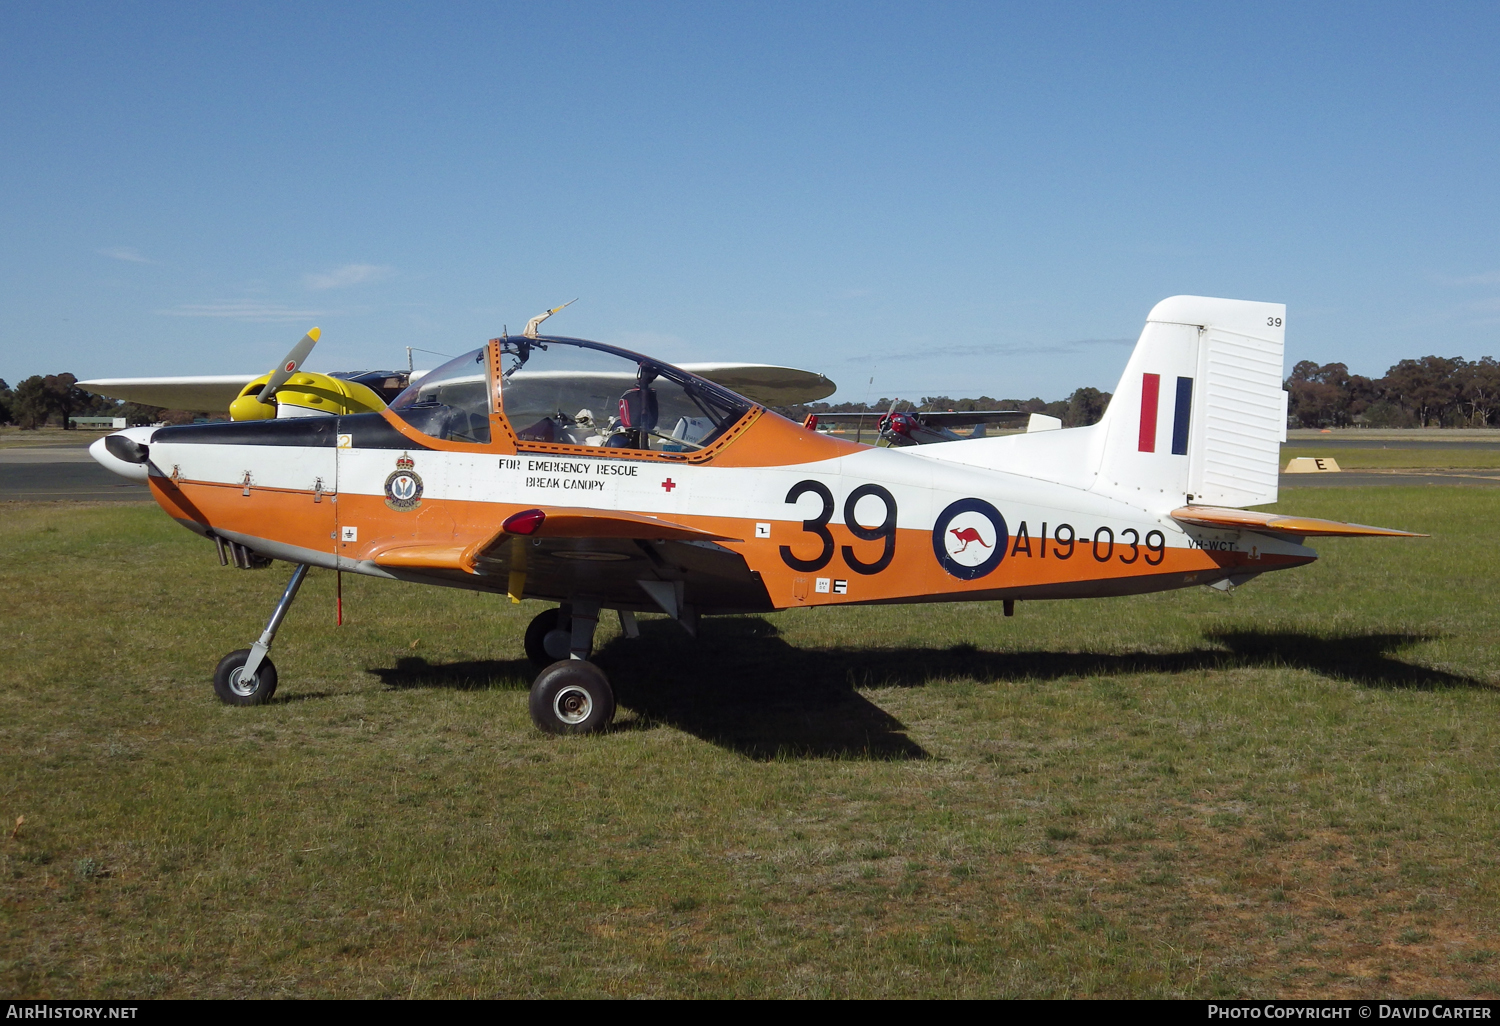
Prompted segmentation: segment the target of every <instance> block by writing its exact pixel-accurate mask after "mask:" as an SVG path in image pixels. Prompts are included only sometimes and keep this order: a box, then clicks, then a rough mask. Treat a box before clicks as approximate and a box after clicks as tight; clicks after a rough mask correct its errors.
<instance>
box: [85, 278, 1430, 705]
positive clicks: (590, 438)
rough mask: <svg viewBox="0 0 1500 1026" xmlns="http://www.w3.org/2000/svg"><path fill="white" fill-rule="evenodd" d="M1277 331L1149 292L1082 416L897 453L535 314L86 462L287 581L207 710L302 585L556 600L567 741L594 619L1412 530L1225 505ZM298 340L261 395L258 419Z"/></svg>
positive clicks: (542, 645) (911, 591) (550, 638)
mask: <svg viewBox="0 0 1500 1026" xmlns="http://www.w3.org/2000/svg"><path fill="white" fill-rule="evenodd" d="M1284 317H1285V307H1283V306H1281V305H1278V304H1273V303H1252V302H1240V301H1235V300H1226V299H1206V298H1202V297H1197V296H1177V297H1174V298H1172V299H1167V300H1164V301H1163V302H1161V303H1159V304H1157V306H1156V307H1155V308H1154V309H1153V310H1152V311H1151V313H1150V315H1149V317H1148V318H1147V321H1146V327H1145V330H1144V331H1143V332H1142V334H1141V337H1140V341H1139V342H1138V343H1137V344H1136V347H1135V351H1134V353H1133V354H1132V355H1131V358H1130V362H1129V364H1128V365H1127V367H1126V369H1125V375H1124V377H1123V378H1122V380H1121V381H1120V384H1119V386H1118V387H1117V388H1116V390H1115V393H1114V398H1113V400H1112V401H1111V402H1110V405H1109V408H1108V410H1107V411H1106V413H1105V415H1104V418H1103V419H1102V420H1101V421H1100V422H1099V423H1097V424H1094V425H1092V426H1090V427H1080V428H1068V429H1059V428H1056V427H1055V424H1056V422H1055V421H1051V419H1050V418H1041V419H1040V421H1039V422H1037V423H1035V424H1033V425H1032V428H1033V429H1032V430H1028V431H1027V432H1025V433H1017V434H1012V435H1009V436H992V437H987V438H976V439H965V440H959V441H950V442H941V443H938V444H932V445H922V446H912V447H909V448H901V449H896V448H877V447H874V446H869V445H862V444H857V443H855V442H851V441H847V440H843V439H839V438H835V437H831V436H828V435H826V434H820V433H817V432H815V431H811V430H807V429H805V428H803V427H802V426H800V425H797V424H795V423H793V422H791V421H788V420H786V419H784V418H782V417H780V416H778V415H777V414H775V413H772V412H770V411H769V410H767V409H765V408H764V407H762V406H760V405H758V404H757V403H755V402H753V401H751V400H749V399H746V398H744V397H742V396H741V395H739V394H737V393H736V392H734V391H731V390H730V389H728V388H726V387H724V386H723V385H720V384H716V383H714V382H713V381H710V380H708V379H707V378H705V377H702V376H699V375H696V374H693V373H690V372H688V371H685V370H683V369H680V368H677V367H673V366H670V365H668V364H665V363H661V362H659V361H656V360H653V359H651V358H650V357H647V356H642V355H640V354H638V353H633V352H629V351H627V350H624V349H619V348H616V347H614V346H609V345H603V344H600V343H598V342H590V341H586V340H583V339H576V338H564V337H559V336H549V335H541V334H539V333H538V332H537V331H536V325H537V324H538V323H539V321H540V318H538V319H534V320H533V322H532V323H531V324H529V325H528V330H527V331H526V332H525V333H523V334H522V335H519V336H503V337H501V338H496V339H491V340H490V341H489V342H488V343H487V344H485V345H484V346H481V347H480V348H478V349H476V350H474V351H473V352H471V353H468V354H466V355H464V356H461V357H459V358H458V359H455V360H453V361H451V362H449V363H447V364H445V365H443V366H441V367H439V368H437V369H436V370H434V371H431V372H430V373H428V374H427V375H425V376H424V377H422V378H421V379H420V380H419V381H417V382H416V383H414V384H412V385H411V386H410V387H408V388H406V389H405V390H404V391H403V392H401V393H400V395H398V396H397V397H396V398H395V399H394V400H393V401H392V402H391V403H390V405H389V406H388V407H385V408H381V409H375V410H372V411H371V412H361V413H336V414H334V415H328V416H316V415H313V416H309V415H306V413H307V411H306V410H302V411H300V412H299V413H298V415H293V416H274V415H271V416H263V415H260V414H259V413H258V411H255V410H250V411H249V412H250V413H251V414H253V415H252V416H250V417H249V419H241V420H237V421H235V422H231V423H225V424H202V425H193V426H184V427H166V428H132V429H128V430H125V431H121V432H117V433H115V434H112V435H110V436H108V437H106V438H104V439H101V440H100V441H99V442H96V443H95V445H94V447H93V452H94V455H95V457H96V458H97V459H98V460H99V461H100V462H101V463H103V464H104V465H105V466H108V467H110V468H111V469H113V470H115V471H117V472H119V473H122V474H125V475H126V476H130V477H135V478H139V479H144V480H145V481H147V482H148V483H149V485H150V487H151V492H152V495H153V496H154V497H155V499H156V501H157V502H158V503H159V504H160V505H161V507H162V508H163V509H164V510H166V511H167V513H168V514H169V515H170V516H172V517H173V518H174V519H175V520H177V521H178V522H179V523H181V524H182V525H183V526H184V527H187V528H188V529H189V530H192V531H194V532H196V533H198V534H201V535H203V536H204V537H206V538H210V539H212V540H213V541H214V542H215V543H216V545H217V546H218V548H219V556H220V560H221V561H229V560H231V559H232V560H233V562H234V563H235V564H236V565H238V566H251V565H256V564H260V565H265V564H267V563H269V561H270V560H272V559H280V560H285V561H287V562H290V563H293V564H295V567H296V569H295V570H294V572H293V574H292V579H291V582H290V583H289V584H288V585H287V588H286V591H285V594H283V596H282V598H281V601H280V602H279V603H278V604H277V606H276V609H275V611H274V613H273V614H272V616H271V619H270V622H269V623H268V624H267V626H266V629H265V631H264V633H262V634H261V636H260V639H259V640H258V641H256V642H255V643H254V644H253V645H251V646H250V647H249V648H247V649H240V650H239V651H236V652H232V653H230V654H229V655H227V656H225V657H224V659H223V660H222V661H221V662H220V663H219V666H218V670H217V672H216V673H215V676H214V689H215V691H216V692H217V694H218V696H219V698H220V699H222V700H223V701H225V702H227V703H231V704H235V705H254V704H258V703H261V702H265V701H266V700H268V699H269V698H270V697H271V695H272V694H273V693H274V692H275V690H276V685H277V672H276V668H275V666H274V665H273V664H272V662H271V660H270V659H269V658H268V652H269V650H270V648H271V644H272V641H273V639H274V638H275V636H276V632H277V629H278V628H279V627H280V625H281V622H282V619H283V617H284V616H285V615H286V612H287V609H288V608H289V606H290V605H291V603H292V601H293V599H294V598H295V597H296V594H297V590H298V588H299V587H300V586H301V584H302V582H303V580H304V578H305V577H306V575H307V572H308V569H309V568H310V567H322V568H326V569H331V570H338V571H343V572H349V573H360V574H368V575H370V576H375V577H385V578H391V579H394V580H399V581H409V582H412V583H419V584H435V585H442V586H446V587H459V588H469V589H473V590H476V591H490V592H503V593H505V594H508V595H509V596H510V598H511V599H512V600H513V601H516V602H520V601H522V600H523V599H538V600H543V601H547V602H550V603H555V605H553V606H551V607H550V608H548V609H546V610H544V611H543V612H541V613H539V614H538V615H537V616H536V618H535V619H534V620H532V622H531V625H530V627H529V628H528V629H527V631H526V638H525V649H526V653H527V655H528V656H530V657H531V658H532V660H534V661H535V662H536V663H537V664H538V665H539V666H541V667H542V669H541V672H540V674H539V676H538V677H537V678H536V681H535V683H534V684H533V685H532V691H531V715H532V718H533V720H534V721H535V722H536V725H537V726H538V727H540V728H541V729H542V730H545V731H550V732H554V733H583V732H588V731H596V730H601V729H603V728H604V727H605V726H607V725H608V724H609V722H610V720H611V718H612V717H613V715H614V708H615V702H614V696H613V693H612V691H611V689H610V686H609V682H608V680H607V679H606V678H605V675H604V673H603V672H602V671H600V670H599V669H598V668H597V667H596V666H594V665H593V664H592V663H590V662H588V656H589V655H590V653H591V650H592V643H593V636H594V631H595V626H596V624H597V622H598V618H599V615H600V613H601V611H603V610H605V609H613V610H616V611H617V613H618V615H619V618H620V623H621V627H622V629H623V631H624V633H625V634H626V635H627V636H635V634H636V620H635V616H636V614H637V613H642V612H664V613H666V614H667V615H668V616H671V617H673V618H675V619H677V620H678V621H680V622H681V623H682V625H683V626H684V627H686V628H687V629H688V630H689V631H693V630H694V629H695V626H696V623H697V619H698V617H700V616H705V615H713V614H724V613H758V612H766V611H770V610H777V609H788V608H795V607H799V606H820V605H835V604H841V603H894V602H944V601H973V600H976V599H986V600H999V601H1001V602H1003V603H1004V608H1005V613H1006V615H1010V613H1011V611H1012V609H1013V603H1014V602H1015V601H1017V600H1031V599H1063V598H1088V597H1098V596H1117V595H1133V594H1140V593H1143V592H1151V591H1162V590H1166V589H1170V588H1184V587H1188V586H1192V585H1210V586H1213V587H1217V588H1230V587H1234V586H1236V585H1239V584H1243V583H1244V582H1245V581H1248V580H1250V579H1251V578H1252V577H1255V576H1256V575H1258V574H1262V573H1265V572H1267V571H1270V570H1284V569H1287V568H1289V567H1294V566H1300V565H1302V564H1305V563H1310V562H1312V561H1313V560H1314V559H1316V558H1317V554H1316V553H1315V552H1314V551H1313V550H1312V549H1310V548H1307V547H1306V546H1305V545H1304V544H1303V542H1304V540H1305V539H1307V538H1309V537H1318V536H1405V537H1412V536H1413V535H1412V534H1411V533H1410V532H1406V531H1395V530H1388V529H1384V528H1376V527H1364V526H1360V525H1355V524H1345V523H1339V522H1336V521H1330V520H1316V519H1310V518H1305V517H1294V516H1283V515H1280V514H1272V513H1262V512H1254V511H1250V510H1247V509H1245V508H1244V507H1248V506H1256V505H1261V504H1264V503H1271V502H1274V501H1275V500H1276V493H1277V472H1278V466H1277V462H1278V457H1279V454H1280V449H1279V446H1280V443H1281V442H1282V441H1283V440H1284V438H1285V433H1286V413H1287V411H1286V394H1285V393H1284V392H1283V391H1282V387H1281V380H1282V342H1283V332H1284ZM316 337H317V335H316V329H314V331H313V332H310V333H309V336H308V338H305V339H303V341H302V343H299V347H298V349H294V350H293V354H292V355H295V356H296V359H295V360H289V361H288V362H290V363H293V364H294V366H293V367H292V368H291V370H288V369H287V368H286V367H285V366H284V367H283V368H282V370H281V371H279V372H278V373H277V374H275V375H272V376H271V377H270V378H269V379H268V380H267V381H265V382H264V384H263V385H261V386H260V387H259V391H258V393H256V397H255V401H256V402H259V403H261V404H263V405H265V406H266V407H272V406H274V404H275V402H276V393H277V391H278V389H279V388H281V387H282V386H283V385H285V384H286V381H287V380H288V379H290V378H291V375H292V371H294V370H295V369H296V366H295V365H300V362H301V360H302V359H303V358H305V356H306V350H307V349H308V348H310V347H311V344H312V342H313V341H315V340H316ZM299 353H300V355H298V354H299ZM283 375H284V376H283ZM278 379H280V380H278ZM243 399H244V396H242V397H241V400H243ZM237 401H240V400H237ZM362 401H364V402H367V403H368V402H369V399H368V397H362ZM245 412H246V411H245V410H243V409H242V410H241V414H244V413H245Z"/></svg>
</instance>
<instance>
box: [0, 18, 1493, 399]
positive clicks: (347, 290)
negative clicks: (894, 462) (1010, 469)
mask: <svg viewBox="0 0 1500 1026" xmlns="http://www.w3.org/2000/svg"><path fill="white" fill-rule="evenodd" d="M1497 53H1500V6H1496V5H1494V4H1449V5H1416V4H1412V5H1408V6H1391V5H1379V4H1341V5H1309V4H1287V5H1273V4H1256V5H1238V6H1234V5H1227V4H1186V5H1153V6H1143V5H1134V4H1101V5H1089V4H1084V5H1062V4H1046V5H1042V4H1017V5H1006V4H998V3H992V4H935V3H921V4H915V3H913V4H881V3H869V2H866V3H858V4H809V3H796V4H774V3H742V4H714V3H692V4H671V3H614V4H589V3H566V4H564V3H554V4H542V3H530V4H517V5H506V4H495V3H489V4H475V5H466V4H458V3H448V4H433V3H427V4H410V5H403V4H374V3H361V4H349V5H334V4H309V3H298V4H232V5H231V4H203V3H194V4H183V5H174V4H171V3H163V2H152V3H124V2H117V3H105V4H97V5H79V4H67V3H58V2H49V3H24V2H12V3H8V4H5V5H0V96H3V99H4V102H3V104H0V153H3V154H4V156H3V158H0V240H3V242H0V376H4V377H5V378H7V379H8V380H10V381H11V382H12V383H14V382H15V381H16V380H18V379H19V378H21V377H24V376H26V375H28V374H32V373H52V372H57V371H62V370H69V371H72V372H73V373H75V374H78V375H79V376H80V377H84V378H87V377H96V376H113V375H134V374H143V375H144V374H171V373H225V372H234V371H241V370H243V371H257V372H258V371H262V370H265V369H269V367H270V366H271V364H272V363H273V362H274V361H275V360H276V359H277V358H278V357H279V356H280V355H281V354H282V353H283V352H285V350H286V349H288V348H290V346H291V344H292V343H293V342H295V341H296V339H297V338H299V337H300V336H301V334H302V332H303V331H305V330H306V329H307V328H308V327H310V326H312V325H314V324H317V325H319V326H321V327H322V329H323V341H322V343H321V344H320V347H319V351H318V352H317V353H316V354H315V356H314V358H313V360H312V365H313V366H314V367H320V368H322V369H342V368H370V367H376V366H387V367H388V366H400V365H402V364H403V363H404V361H405V349H404V348H403V347H405V346H408V345H411V346H418V347H421V348H424V349H431V350H436V351H439V352H444V353H456V352H459V351H462V350H464V349H467V348H472V347H473V346H475V345H478V344H479V343H481V342H482V341H483V340H484V339H486V338H488V337H490V336H492V335H495V334H498V333H499V332H500V330H501V328H502V326H503V325H509V326H510V327H511V328H512V329H514V328H517V327H519V326H520V325H521V324H522V323H524V321H525V320H526V318H527V317H529V316H531V315H532V314H534V313H538V312H540V311H541V310H542V309H544V308H545V307H548V306H554V305H556V304H558V303H561V302H564V301H566V300H569V299H573V298H574V297H575V296H576V297H580V301H579V302H578V303H577V305H575V306H573V307H571V308H569V309H568V310H567V311H566V312H565V313H564V314H562V315H559V316H558V317H557V318H556V319H555V320H553V321H552V322H550V323H549V325H548V327H549V329H551V330H555V331H557V332H559V333H564V334H574V335H581V336H584V337H590V338H597V339H600V340H602V341H610V342H616V343H620V344H625V345H629V346H633V347H635V348H639V349H643V350H645V351H648V352H653V353H656V354H658V355H660V356H662V357H663V358H666V359H671V360H677V361H684V362H685V361H690V360H714V359H725V360H749V361H758V362H771V363H788V364H792V365H796V366H803V367H809V368H812V369H815V370H820V371H822V372H824V373H826V374H828V375H829V376H830V377H832V378H833V379H834V380H835V381H837V382H839V384H840V386H841V389H840V396H841V397H842V398H852V399H863V398H865V397H866V396H867V395H869V394H871V393H873V394H874V395H875V396H880V395H887V396H890V395H901V396H905V397H909V398H917V397H919V396H921V395H931V394H949V395H954V396H958V395H961V394H962V395H977V394H980V393H987V394H989V395H994V396H1021V397H1025V396H1030V395H1035V394H1039V395H1041V396H1043V397H1045V398H1049V399H1051V398H1057V397H1059V396H1062V395H1065V394H1066V393H1067V392H1069V391H1071V390H1072V389H1073V388H1075V387H1077V386H1079V385H1094V386H1098V387H1102V388H1106V389H1108V388H1113V386H1114V383H1115V380H1116V378H1117V377H1118V374H1119V372H1120V370H1121V368H1122V367H1123V365H1124V362H1125V358H1126V356H1127V354H1128V349H1129V341H1133V339H1134V337H1135V336H1136V335H1137V334H1138V333H1139V331H1140V326H1141V323H1142V321H1143V320H1144V317H1145V314H1146V312H1147V311H1148V310H1149V309H1150V307H1151V306H1152V305H1153V304H1154V303H1155V302H1156V301H1157V300H1159V299H1162V298H1164V297H1166V296H1169V295H1174V294H1178V293H1196V294H1201V295H1216V296H1229V297H1235V298H1243V299H1256V300H1270V301H1279V302H1285V303H1287V304H1288V306H1289V311H1288V333H1287V339H1288V353H1287V357H1288V367H1290V364H1291V362H1292V361H1295V360H1298V359H1314V360H1318V361H1320V362H1327V361H1333V360H1340V361H1344V362H1346V363H1348V364H1349V365H1350V367H1351V368H1352V369H1354V370H1356V371H1359V372H1362V373H1368V374H1380V373H1382V372H1383V371H1384V370H1385V368H1386V367H1387V366H1389V365H1390V364H1391V363H1392V362H1394V361H1395V360H1397V359H1399V358H1402V357H1405V356H1414V355H1423V354H1426V353H1429V352H1436V353H1439V354H1441V355H1455V354H1461V355H1464V356H1468V357H1470V358H1475V357H1478V356H1480V355H1500V344H1497V342H1500V230H1497V229H1500V217H1497V214H1500V105H1497V101H1500V90H1497V81H1500V70H1497V69H1500V61H1497V60H1496V57H1495V55H1496V54H1497ZM1122 340H1127V341H1122ZM418 359H419V365H421V364H422V362H423V359H422V357H420V356H419V358H418ZM425 362H426V363H427V365H431V364H432V363H433V362H435V358H433V357H427V358H426V360H425ZM871 377H873V378H874V384H873V385H871V384H870V383H869V379H870V378H871Z"/></svg>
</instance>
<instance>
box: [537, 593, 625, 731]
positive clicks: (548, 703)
mask: <svg viewBox="0 0 1500 1026" xmlns="http://www.w3.org/2000/svg"><path fill="white" fill-rule="evenodd" d="M598 623H599V603H598V602H596V601H593V600H591V599H574V600H573V601H572V602H570V603H567V604H565V605H562V606H558V607H557V608H555V609H547V610H544V611H543V612H541V613H539V614H538V615H537V616H536V618H535V619H533V620H532V621H531V625H530V626H529V627H527V628H526V655H527V656H528V657H529V658H530V659H531V661H532V662H533V663H536V664H537V665H538V666H543V667H545V669H543V670H542V672H541V673H540V674H539V675H538V676H537V678H536V681H535V682H533V683H532V685H531V722H533V723H535V724H536V725H537V728H538V729H540V730H544V731H546V732H547V733H549V734H592V733H594V732H595V731H600V730H603V729H605V728H606V727H608V726H609V723H610V721H611V720H612V719H614V717H615V693H614V691H613V690H612V689H611V688H610V686H609V678H607V677H605V676H604V671H603V670H601V669H599V667H597V666H595V665H594V664H593V663H591V662H588V657H589V654H590V653H591V652H592V651H593V648H594V628H595V627H596V626H598Z"/></svg>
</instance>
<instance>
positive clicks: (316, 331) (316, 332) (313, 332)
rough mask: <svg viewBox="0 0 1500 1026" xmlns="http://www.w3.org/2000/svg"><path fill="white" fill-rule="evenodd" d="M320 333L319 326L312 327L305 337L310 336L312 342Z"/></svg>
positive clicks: (321, 332)
mask: <svg viewBox="0 0 1500 1026" xmlns="http://www.w3.org/2000/svg"><path fill="white" fill-rule="evenodd" d="M322 334H323V330H322V329H321V328H313V329H312V330H311V331H309V332H308V333H307V337H308V338H310V339H312V340H313V341H314V342H316V341H317V340H318V338H319V337H320V336H321V335H322Z"/></svg>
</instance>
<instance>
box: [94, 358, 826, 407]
mask: <svg viewBox="0 0 1500 1026" xmlns="http://www.w3.org/2000/svg"><path fill="white" fill-rule="evenodd" d="M681 368H682V369H683V370H685V371H687V372H689V373H690V374H696V375H698V376H699V377H701V378H707V379H708V380H709V381H712V382H714V383H715V384H718V385H723V386H724V387H725V388H727V389H730V390H731V391H734V392H738V393H739V394H740V395H742V396H744V397H745V398H747V399H750V400H752V401H754V402H757V403H760V404H761V405H762V406H791V405H795V404H797V403H810V402H814V401H815V400H818V399H824V398H826V397H828V396H830V395H832V394H833V393H834V390H835V389H836V388H837V387H838V386H837V385H835V384H834V383H833V382H832V381H829V380H828V379H827V378H825V377H824V376H823V375H821V374H817V373H814V372H813V371H805V370H798V369H796V368H795V367H775V366H772V365H770V364H764V363H684V364H682V365H681ZM264 373H265V372H264V371H262V372H261V373H260V374H201V375H190V376H184V377H167V378H95V379H94V380H92V381H80V382H79V383H78V387H79V388H82V389H86V390H87V391H90V392H93V393H95V394H96V395H104V396H108V397H109V398H111V399H123V400H125V401H126V402H132V403H140V404H142V405H143V406H162V407H165V408H166V409H169V410H190V411H192V412H194V413H223V412H224V411H225V410H227V409H229V404H230V403H232V402H234V400H235V398H236V397H238V396H239V394H240V392H241V390H243V389H244V387H245V386H246V385H248V384H250V382H252V381H254V380H255V379H256V378H258V377H261V376H262V374H264ZM370 374H378V375H384V376H386V377H396V378H400V379H401V380H400V382H399V387H396V388H394V389H393V391H396V392H399V391H400V390H401V388H404V387H405V385H406V381H405V378H406V372H405V371H400V372H395V371H390V372H387V371H380V372H368V373H367V374H366V375H363V376H362V375H361V374H359V373H356V372H347V373H340V374H336V375H334V376H335V377H341V378H350V379H352V380H356V381H360V382H361V383H363V384H369V385H370V386H371V387H373V388H375V389H376V391H377V392H380V393H381V395H382V397H384V398H386V399H387V401H389V400H390V399H391V398H394V396H393V395H389V394H387V393H388V392H390V391H392V389H391V388H389V387H387V388H386V389H384V390H383V389H382V388H381V386H380V384H379V383H376V382H373V381H366V380H365V377H366V376H369V375H370ZM574 376H576V375H574ZM411 377H412V380H416V379H417V378H419V377H420V374H419V373H413V374H412V375H411ZM393 384H395V383H394V382H393Z"/></svg>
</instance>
